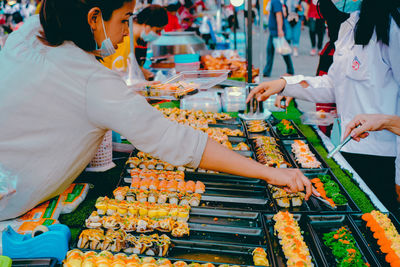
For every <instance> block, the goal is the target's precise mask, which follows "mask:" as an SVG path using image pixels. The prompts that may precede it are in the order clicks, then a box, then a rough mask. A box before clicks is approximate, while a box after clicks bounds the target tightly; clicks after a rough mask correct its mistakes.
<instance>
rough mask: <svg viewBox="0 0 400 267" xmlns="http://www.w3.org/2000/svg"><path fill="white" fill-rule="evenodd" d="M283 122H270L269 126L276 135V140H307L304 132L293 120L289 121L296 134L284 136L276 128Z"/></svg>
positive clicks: (271, 120) (274, 120)
mask: <svg viewBox="0 0 400 267" xmlns="http://www.w3.org/2000/svg"><path fill="white" fill-rule="evenodd" d="M280 121H281V120H278V119H275V118H273V119H270V120H268V124H269V126H270V127H271V129H272V132H273V134H274V136H275V137H276V138H279V139H281V140H293V139H306V137H305V136H304V134H303V133H302V131H301V130H300V129H299V127H298V126H297V124H296V123H294V121H293V120H288V121H290V122H291V123H292V125H293V127H294V129H295V130H296V133H295V134H291V135H283V134H281V133H280V131H279V130H278V129H277V128H276V125H277V124H278V123H279V122H280Z"/></svg>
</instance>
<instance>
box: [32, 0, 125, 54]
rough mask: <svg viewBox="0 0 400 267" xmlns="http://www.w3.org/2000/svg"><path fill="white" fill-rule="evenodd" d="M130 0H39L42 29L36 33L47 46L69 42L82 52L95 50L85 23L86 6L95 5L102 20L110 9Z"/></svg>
mask: <svg viewBox="0 0 400 267" xmlns="http://www.w3.org/2000/svg"><path fill="white" fill-rule="evenodd" d="M131 1H132V0H69V1H65V0H43V3H42V7H41V10H40V23H41V25H42V27H43V32H41V35H40V36H38V37H39V39H40V40H42V42H44V43H45V44H47V45H49V46H59V45H61V44H63V43H64V41H72V42H74V43H75V45H77V46H78V47H80V48H81V49H83V50H85V51H93V50H95V49H96V44H95V40H94V37H93V33H92V31H91V29H90V26H89V24H88V20H87V17H88V13H89V11H90V9H92V8H94V7H98V8H99V9H100V10H101V13H102V17H103V20H104V21H108V20H109V19H110V18H111V15H112V13H113V12H114V10H116V9H119V8H121V7H122V6H123V5H124V3H126V2H131Z"/></svg>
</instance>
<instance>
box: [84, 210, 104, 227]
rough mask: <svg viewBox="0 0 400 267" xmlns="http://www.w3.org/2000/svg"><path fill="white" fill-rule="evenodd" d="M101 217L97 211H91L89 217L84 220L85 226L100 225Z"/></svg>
mask: <svg viewBox="0 0 400 267" xmlns="http://www.w3.org/2000/svg"><path fill="white" fill-rule="evenodd" d="M102 224H103V223H102V219H101V217H100V216H99V214H98V213H97V211H93V212H92V214H90V216H89V218H87V219H86V220H85V225H86V227H87V228H92V229H96V228H100V227H101V226H102Z"/></svg>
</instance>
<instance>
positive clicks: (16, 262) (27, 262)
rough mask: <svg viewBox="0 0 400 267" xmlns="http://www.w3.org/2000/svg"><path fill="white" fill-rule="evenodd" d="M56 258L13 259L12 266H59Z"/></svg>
mask: <svg viewBox="0 0 400 267" xmlns="http://www.w3.org/2000/svg"><path fill="white" fill-rule="evenodd" d="M57 261H58V260H57V259H56V258H30V259H19V258H18V259H17V258H15V259H12V265H11V266H16V267H17V266H21V267H22V266H49V267H54V266H57Z"/></svg>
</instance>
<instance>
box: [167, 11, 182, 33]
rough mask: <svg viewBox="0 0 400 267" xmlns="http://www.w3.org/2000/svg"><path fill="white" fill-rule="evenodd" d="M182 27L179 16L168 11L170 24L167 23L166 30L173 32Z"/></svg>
mask: <svg viewBox="0 0 400 267" xmlns="http://www.w3.org/2000/svg"><path fill="white" fill-rule="evenodd" d="M180 29H182V27H181V25H180V24H179V20H178V17H177V16H176V15H174V14H172V13H171V12H168V24H167V25H165V27H164V31H166V32H173V31H177V30H180Z"/></svg>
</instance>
